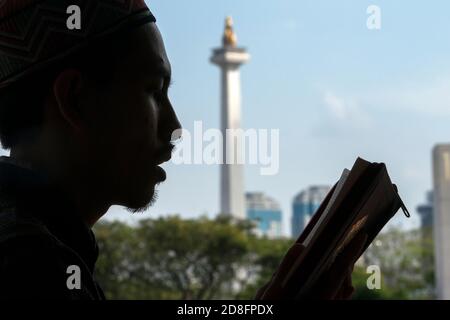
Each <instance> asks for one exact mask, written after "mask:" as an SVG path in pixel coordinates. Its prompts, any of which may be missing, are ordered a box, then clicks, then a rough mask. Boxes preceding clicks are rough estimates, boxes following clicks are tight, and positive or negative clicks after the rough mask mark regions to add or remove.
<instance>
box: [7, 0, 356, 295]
mask: <svg viewBox="0 0 450 320" xmlns="http://www.w3.org/2000/svg"><path fill="white" fill-rule="evenodd" d="M77 3H78V4H79V6H80V8H81V29H74V30H69V29H68V28H67V25H66V19H67V18H68V14H67V11H66V9H67V7H68V6H70V5H73V4H77ZM170 78H171V67H170V63H169V60H168V58H167V55H166V52H165V48H164V44H163V40H162V38H161V35H160V33H159V31H158V28H157V27H156V24H155V19H154V17H153V15H152V14H151V13H150V11H149V10H148V8H147V7H146V5H145V3H144V2H143V1H142V0H141V1H133V0H126V1H117V0H116V1H111V0H109V1H108V0H92V1H73V0H71V1H65V0H60V1H45V0H44V1H39V0H17V1H14V0H8V1H3V2H2V4H0V140H1V143H2V145H3V147H4V148H6V149H9V150H10V157H3V158H2V159H1V161H0V297H1V298H56V299H103V298H104V295H103V293H102V290H101V288H100V287H99V286H98V284H97V283H96V281H95V279H94V276H93V275H94V266H95V262H96V259H97V256H98V250H97V246H96V241H95V237H94V235H93V233H92V231H91V227H92V226H93V225H94V224H95V223H96V222H97V221H98V220H99V219H100V218H101V217H102V216H103V215H104V214H105V213H106V212H107V210H108V209H109V208H110V206H112V205H122V206H125V207H127V208H129V209H130V210H133V211H139V210H145V209H146V208H147V207H148V206H149V205H150V204H151V203H152V202H153V200H154V198H155V186H156V185H157V184H158V183H160V182H162V181H164V180H165V172H164V171H163V170H162V169H161V168H160V167H159V165H160V164H161V163H163V162H165V161H168V160H169V159H170V155H171V151H172V148H173V145H172V144H171V138H172V133H173V132H174V131H175V130H176V129H179V128H180V123H179V121H178V119H177V117H176V115H175V112H174V110H173V108H172V105H171V103H170V101H169V98H168V89H169V85H170ZM298 250H301V248H298V247H294V248H293V249H291V251H290V253H289V254H288V256H287V258H286V259H285V260H284V262H283V263H282V265H281V266H280V268H281V269H280V270H282V268H283V265H286V264H288V263H289V261H290V260H289V259H291V258H292V257H293V256H295V255H296V254H297V253H296V252H297V251H298ZM349 261H350V262H349ZM345 262H346V263H345V264H343V266H345V268H347V267H351V266H352V265H353V261H351V257H349V258H348V259H346V260H345ZM74 266H75V267H76V268H78V270H79V272H75V273H74V271H73V270H76V268H75V269H74V268H73V267H74ZM350 273H351V270H347V269H342V268H341V269H340V271H339V276H338V277H337V278H338V279H336V278H334V279H331V280H330V281H328V282H327V283H326V285H325V286H324V288H325V289H324V290H322V291H325V292H327V293H329V292H331V291H333V290H334V291H333V294H332V295H330V296H328V297H338V296H339V295H338V293H339V294H342V292H344V293H345V292H347V291H345V290H348V288H349V285H347V284H348V280H349V275H350ZM277 274H279V273H276V274H275V275H274V278H273V279H272V281H271V282H270V283H269V284H268V285H267V286H266V287H264V290H262V291H261V292H260V293H259V294H258V297H260V298H277V297H278V296H277V290H278V289H277V288H278V282H277ZM77 276H78V277H79V278H80V279H78V280H79V282H80V287H79V288H80V289H77V288H76V287H75V288H74V286H73V285H70V283H69V282H71V281H75V282H76V281H77V279H76V277H77ZM74 277H75V278H74ZM344 280H345V281H346V282H344ZM319 291H320V290H319ZM318 296H321V297H325V295H318ZM344 296H347V294H346V293H345V294H344Z"/></svg>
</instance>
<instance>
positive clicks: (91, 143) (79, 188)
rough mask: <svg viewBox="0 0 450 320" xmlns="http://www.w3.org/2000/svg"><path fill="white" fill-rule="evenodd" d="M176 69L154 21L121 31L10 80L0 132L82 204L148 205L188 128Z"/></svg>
mask: <svg viewBox="0 0 450 320" xmlns="http://www.w3.org/2000/svg"><path fill="white" fill-rule="evenodd" d="M170 78H171V67H170V63H169V60H168V58H167V55H166V52H165V48H164V44H163V40H162V38H161V35H160V33H159V30H158V28H157V26H156V24H155V23H146V24H144V25H141V26H139V27H134V28H127V29H125V30H122V31H121V32H116V33H114V34H112V35H110V36H108V37H106V38H102V39H101V40H99V41H96V42H95V43H94V44H92V43H91V44H90V45H89V46H88V47H86V48H84V49H82V50H81V51H80V50H79V51H77V52H76V53H74V54H70V55H69V56H67V57H66V58H64V59H63V60H59V61H58V63H55V64H52V65H50V66H46V67H45V68H43V69H41V70H40V71H36V72H34V73H32V75H27V76H26V77H24V78H23V79H20V80H18V81H16V82H15V83H13V84H12V85H9V86H8V87H7V88H4V89H2V90H1V91H0V140H1V142H2V145H3V146H4V147H5V148H7V149H10V150H11V156H12V157H13V158H16V159H17V160H19V161H23V162H24V163H25V164H29V165H31V166H32V167H34V168H35V169H38V170H41V171H44V172H45V173H46V174H48V175H49V177H50V178H51V179H53V180H55V182H56V183H58V184H60V185H61V186H62V187H63V188H65V189H67V191H68V192H70V193H72V194H74V195H75V197H76V199H74V200H75V201H76V202H78V204H79V205H80V206H86V205H88V206H90V207H91V209H94V208H96V209H99V210H100V209H101V210H103V211H104V209H107V207H109V206H110V205H114V204H117V205H123V206H126V207H128V208H130V209H132V210H141V209H144V208H146V207H147V206H148V205H149V204H150V203H151V202H152V200H153V199H154V196H155V186H156V185H157V184H158V183H159V182H162V181H164V180H165V173H164V171H163V170H162V169H161V168H160V167H159V166H158V165H159V164H161V163H162V162H165V161H167V160H169V158H170V154H171V151H172V148H173V146H172V144H171V138H172V133H173V132H174V130H176V129H179V128H180V124H179V121H178V119H177V117H176V115H175V112H174V110H173V108H172V105H171V103H170V101H169V98H168V88H169V85H170ZM80 203H82V204H80ZM103 213H104V212H103ZM92 214H93V213H92ZM98 218H99V217H91V218H90V219H91V220H92V222H95V220H96V219H98Z"/></svg>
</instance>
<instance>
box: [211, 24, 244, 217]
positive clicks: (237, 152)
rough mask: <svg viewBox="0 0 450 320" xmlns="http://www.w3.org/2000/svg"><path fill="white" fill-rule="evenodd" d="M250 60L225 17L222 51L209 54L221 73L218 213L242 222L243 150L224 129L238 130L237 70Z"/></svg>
mask: <svg viewBox="0 0 450 320" xmlns="http://www.w3.org/2000/svg"><path fill="white" fill-rule="evenodd" d="M249 59H250V55H249V54H248V53H247V52H246V50H245V49H244V48H238V47H237V37H236V34H235V33H234V30H233V20H232V19H231V17H227V18H226V21H225V31H224V35H223V41H222V47H221V48H217V49H214V50H213V55H212V57H211V62H212V63H213V64H215V65H217V66H218V67H219V68H220V71H221V130H222V136H223V138H224V141H223V142H224V143H223V153H222V156H223V164H222V165H221V169H220V171H221V172H220V197H221V198H220V213H222V214H227V215H231V216H232V217H234V218H238V219H244V218H245V217H246V214H245V203H244V177H243V164H239V163H237V162H238V161H237V159H243V158H242V152H243V150H242V149H241V148H240V145H239V143H236V142H235V140H234V138H233V139H227V138H226V137H227V135H226V132H227V129H231V130H237V129H241V79H240V71H239V68H240V67H241V66H242V65H243V64H244V63H246V62H247V61H248V60H249Z"/></svg>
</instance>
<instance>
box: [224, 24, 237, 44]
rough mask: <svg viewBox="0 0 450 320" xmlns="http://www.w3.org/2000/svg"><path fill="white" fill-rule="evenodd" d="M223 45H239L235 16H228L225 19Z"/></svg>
mask: <svg viewBox="0 0 450 320" xmlns="http://www.w3.org/2000/svg"><path fill="white" fill-rule="evenodd" d="M223 45H224V46H225V47H233V48H235V47H236V45H237V36H236V34H235V33H234V30H233V18H231V17H227V18H226V19H225V32H224V34H223Z"/></svg>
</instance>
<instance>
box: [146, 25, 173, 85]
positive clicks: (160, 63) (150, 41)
mask: <svg viewBox="0 0 450 320" xmlns="http://www.w3.org/2000/svg"><path fill="white" fill-rule="evenodd" d="M139 38H140V40H138V41H139V42H140V44H141V45H140V46H139V47H141V48H142V51H141V52H140V56H141V57H142V58H143V59H142V60H143V64H144V65H143V68H144V70H145V71H146V72H148V73H152V74H156V75H158V76H162V77H170V75H171V65H170V62H169V58H168V57H167V53H166V49H165V47H164V42H163V39H162V36H161V34H160V33H159V30H158V28H157V27H156V25H155V24H149V25H146V26H144V27H143V28H142V30H141V34H140V35H139Z"/></svg>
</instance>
